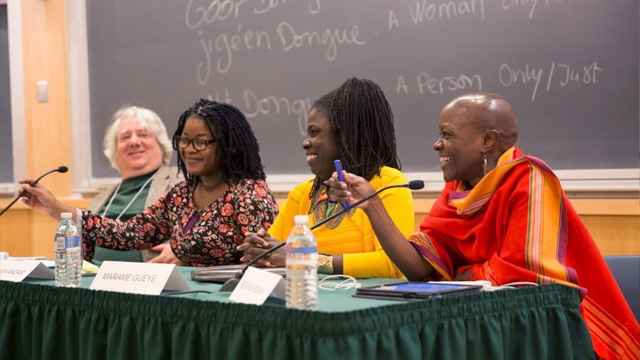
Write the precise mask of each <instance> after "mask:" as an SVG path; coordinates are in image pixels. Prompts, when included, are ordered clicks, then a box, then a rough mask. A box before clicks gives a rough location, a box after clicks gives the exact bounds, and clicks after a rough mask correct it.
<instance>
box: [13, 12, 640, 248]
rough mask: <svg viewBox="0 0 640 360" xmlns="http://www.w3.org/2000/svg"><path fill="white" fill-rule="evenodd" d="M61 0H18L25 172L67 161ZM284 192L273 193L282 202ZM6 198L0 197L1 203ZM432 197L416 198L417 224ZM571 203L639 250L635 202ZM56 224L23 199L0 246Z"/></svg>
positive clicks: (595, 227)
mask: <svg viewBox="0 0 640 360" xmlns="http://www.w3.org/2000/svg"><path fill="white" fill-rule="evenodd" d="M65 4H66V2H65V1H64V0H46V1H43V0H22V2H21V5H22V31H23V43H24V45H23V52H24V53H23V57H24V88H25V91H24V92H25V93H24V96H25V109H24V111H25V133H26V136H25V139H24V142H25V144H26V162H27V164H26V168H27V175H28V176H29V177H35V176H38V175H39V174H41V173H44V172H45V171H48V170H50V169H51V168H54V167H57V166H59V165H63V164H70V163H71V148H70V143H71V126H70V117H69V83H68V69H67V66H68V65H67V64H68V60H67V44H66V41H65V39H66V29H65V22H66V21H65ZM38 80H47V81H48V82H49V86H50V92H49V101H48V102H47V103H38V102H37V99H36V81H38ZM42 183H43V184H44V185H45V186H47V187H48V188H49V189H50V190H51V191H52V192H54V193H55V194H56V195H57V196H58V197H60V198H61V199H63V200H65V201H66V202H68V203H70V204H72V205H74V206H78V207H86V206H87V205H88V204H89V201H90V199H80V200H70V198H69V197H70V196H71V194H72V191H71V175H70V173H66V174H52V175H51V176H49V177H48V178H46V179H45V180H43V181H42ZM285 195H286V194H278V199H279V201H280V202H281V201H282V199H283V198H284V197H285ZM9 201H10V199H0V207H2V208H4V207H5V206H6V205H7V204H8V203H9ZM433 201H434V200H433V199H429V198H419V199H416V200H415V209H416V225H417V224H419V222H420V220H422V218H423V217H424V216H425V215H426V214H427V213H428V211H429V209H430V208H431V205H432V204H433ZM572 203H573V205H574V207H575V208H576V210H577V211H578V213H579V214H580V215H581V217H582V219H583V221H584V222H585V224H586V225H587V227H588V228H589V231H590V232H591V234H592V235H593V237H594V238H595V239H596V242H597V243H598V246H599V247H600V250H601V251H602V253H603V254H605V255H614V254H640V202H639V201H638V200H637V199H636V200H620V199H613V198H612V199H597V200H585V199H573V200H572ZM55 225H56V223H55V222H54V221H53V220H51V219H49V218H47V217H45V216H43V215H40V214H37V213H34V212H33V211H31V210H29V209H27V208H26V207H25V206H24V205H22V204H17V205H16V206H15V207H14V208H13V209H12V210H10V211H9V212H7V213H6V214H5V215H4V216H3V217H1V218H0V251H8V252H9V253H10V254H11V255H12V256H36V255H44V256H47V257H52V256H53V245H52V234H53V231H54V228H55Z"/></svg>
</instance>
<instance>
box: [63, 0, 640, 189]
mask: <svg viewBox="0 0 640 360" xmlns="http://www.w3.org/2000/svg"><path fill="white" fill-rule="evenodd" d="M85 5H86V4H85V1H84V0H83V1H77V2H72V4H69V5H68V13H69V14H70V15H72V16H68V17H67V19H68V29H69V34H72V35H70V38H69V65H70V73H71V74H70V76H71V84H70V85H71V100H72V101H71V121H72V128H73V129H74V133H73V141H74V154H73V162H74V167H75V168H76V170H75V171H74V173H73V177H74V182H73V183H74V189H75V190H77V191H87V190H89V189H91V188H93V187H94V186H96V185H103V184H110V183H113V182H115V181H116V180H117V179H116V178H94V177H93V176H92V174H91V168H92V167H91V165H92V164H91V156H90V155H89V154H88V152H87V151H78V150H77V149H91V139H90V136H89V132H90V131H89V129H90V124H91V116H90V114H91V111H90V98H89V81H90V79H89V72H88V60H87V59H88V56H87V29H86V8H85ZM639 81H640V79H639ZM639 120H640V119H639ZM556 174H557V175H558V177H559V178H560V180H561V182H562V183H563V186H564V187H565V190H566V191H567V192H577V193H580V192H588V193H611V192H616V193H625V192H626V193H630V194H635V193H636V192H638V191H639V190H640V184H639V181H640V170H639V169H638V168H629V169H575V170H557V171H556ZM406 175H407V177H408V178H409V179H416V178H420V179H424V180H426V183H427V186H426V188H425V189H424V190H423V192H428V193H431V192H433V193H436V192H438V191H440V189H441V188H442V186H443V181H442V175H441V173H440V172H439V171H434V172H409V173H406ZM311 176H312V175H311V174H310V173H293V174H268V181H269V184H270V186H271V187H272V189H273V190H275V191H282V192H286V191H288V190H290V189H291V188H292V187H293V186H294V185H295V184H297V183H298V182H300V181H302V180H304V179H308V178H310V177H311Z"/></svg>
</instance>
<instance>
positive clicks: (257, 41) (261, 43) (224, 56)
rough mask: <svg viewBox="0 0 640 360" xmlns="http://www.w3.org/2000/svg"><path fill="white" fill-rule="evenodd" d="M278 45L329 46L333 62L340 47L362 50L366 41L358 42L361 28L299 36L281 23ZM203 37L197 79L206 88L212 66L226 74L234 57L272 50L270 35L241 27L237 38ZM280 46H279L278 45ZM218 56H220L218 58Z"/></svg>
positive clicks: (224, 35)
mask: <svg viewBox="0 0 640 360" xmlns="http://www.w3.org/2000/svg"><path fill="white" fill-rule="evenodd" d="M276 31H277V34H278V39H279V40H280V42H279V44H280V46H282V50H283V51H285V52H286V51H290V50H292V49H294V48H301V47H305V46H306V47H316V46H326V55H325V57H326V59H327V60H328V61H333V60H335V59H336V57H337V56H338V46H340V45H344V46H348V45H352V46H362V45H365V44H366V41H364V40H361V39H359V36H360V28H359V27H358V26H357V25H354V26H352V27H351V28H349V29H324V30H312V31H302V32H298V31H297V30H296V29H295V28H294V27H293V26H292V25H291V24H289V23H287V22H281V23H279V24H278V26H277V29H276ZM198 35H200V47H201V49H202V51H203V54H204V59H203V60H201V61H199V62H198V65H197V69H196V72H197V78H198V82H199V83H200V85H205V84H206V83H207V82H208V81H209V78H210V75H211V70H212V68H211V66H212V64H215V70H216V71H217V72H218V73H220V74H224V73H226V72H228V71H229V70H230V69H231V67H232V65H233V55H234V53H237V52H240V51H242V50H253V49H259V48H262V49H265V50H267V51H271V50H272V48H273V47H272V44H273V45H275V44H274V43H273V42H272V40H271V39H272V37H271V34H270V33H269V32H267V31H264V30H261V31H255V30H244V29H243V27H242V25H238V26H237V28H236V32H235V33H234V34H229V33H226V32H222V33H219V34H218V35H217V36H216V37H215V38H208V37H207V36H206V35H205V34H204V33H203V31H202V30H199V31H198ZM276 44H277V42H276ZM216 54H218V56H216Z"/></svg>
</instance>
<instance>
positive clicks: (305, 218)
mask: <svg viewBox="0 0 640 360" xmlns="http://www.w3.org/2000/svg"><path fill="white" fill-rule="evenodd" d="M293 222H295V223H296V225H306V224H308V223H309V215H296V216H294V217H293Z"/></svg>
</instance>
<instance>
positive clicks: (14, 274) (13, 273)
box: [0, 260, 54, 282]
mask: <svg viewBox="0 0 640 360" xmlns="http://www.w3.org/2000/svg"><path fill="white" fill-rule="evenodd" d="M27 277H30V278H35V279H53V278H54V275H53V271H51V269H49V268H48V267H46V266H44V264H43V263H42V262H41V261H38V260H19V261H11V260H5V261H0V280H7V281H13V282H21V281H23V280H24V279H26V278H27Z"/></svg>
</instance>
